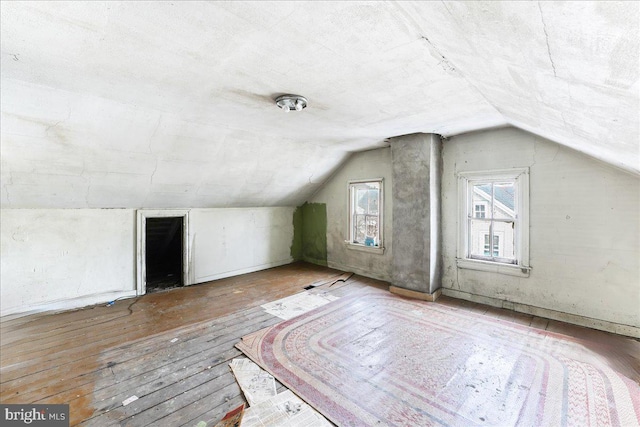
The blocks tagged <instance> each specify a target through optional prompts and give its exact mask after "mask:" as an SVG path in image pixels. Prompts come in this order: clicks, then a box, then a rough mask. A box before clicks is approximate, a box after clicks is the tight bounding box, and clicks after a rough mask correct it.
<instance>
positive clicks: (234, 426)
mask: <svg viewBox="0 0 640 427" xmlns="http://www.w3.org/2000/svg"><path fill="white" fill-rule="evenodd" d="M243 415H244V403H243V404H242V405H240V406H238V407H237V408H235V409H233V410H231V411H229V412H227V414H226V415H225V416H224V417H223V418H222V419H221V420H220V422H218V424H216V425H215V427H240V426H241V425H242V417H243ZM201 422H202V421H201ZM205 426H206V423H205ZM196 427H198V426H196Z"/></svg>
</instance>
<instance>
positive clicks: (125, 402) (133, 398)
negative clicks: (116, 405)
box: [122, 395, 138, 406]
mask: <svg viewBox="0 0 640 427" xmlns="http://www.w3.org/2000/svg"><path fill="white" fill-rule="evenodd" d="M136 400H138V396H135V395H134V396H131V397H127V398H126V399H125V400H123V401H122V406H127V405H128V404H129V403H131V402H135V401H136Z"/></svg>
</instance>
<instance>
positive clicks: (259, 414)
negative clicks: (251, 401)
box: [240, 390, 333, 427]
mask: <svg viewBox="0 0 640 427" xmlns="http://www.w3.org/2000/svg"><path fill="white" fill-rule="evenodd" d="M332 425H333V424H331V423H330V422H329V421H327V420H326V419H325V418H324V417H323V416H322V415H320V414H319V413H318V412H317V411H316V410H315V409H313V408H312V407H311V406H309V405H307V404H306V403H305V402H304V401H303V400H302V399H300V398H299V397H298V396H296V395H295V394H293V392H292V391H291V390H287V391H283V392H282V393H280V394H278V395H277V396H275V397H272V398H271V399H269V400H265V401H264V402H262V403H259V404H257V405H255V406H251V407H249V408H247V409H245V411H244V416H243V417H242V423H241V424H240V427H300V426H305V427H331V426H332Z"/></svg>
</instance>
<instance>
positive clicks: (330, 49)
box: [0, 1, 640, 208]
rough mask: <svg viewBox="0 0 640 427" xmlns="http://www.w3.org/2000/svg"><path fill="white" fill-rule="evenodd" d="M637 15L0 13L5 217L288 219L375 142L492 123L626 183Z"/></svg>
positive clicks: (507, 7)
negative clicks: (177, 211) (91, 213)
mask: <svg viewBox="0 0 640 427" xmlns="http://www.w3.org/2000/svg"><path fill="white" fill-rule="evenodd" d="M639 10H640V4H639V3H635V2H623V3H614V2H575V3H572V2H539V3H536V2H401V3H394V2H384V3H383V2H231V3H227V2H210V3H206V2H177V1H176V2H168V1H166V2H122V3H119V2H102V3H101V2H68V3H66V2H25V3H22V2H3V3H2V6H1V8H0V13H1V15H2V19H1V39H0V41H1V51H2V62H1V71H2V80H1V104H2V118H1V120H2V122H1V132H2V133H1V138H2V139H1V160H2V164H1V174H2V175H1V179H2V189H1V201H2V206H3V207H61V208H76V207H77V208H82V207H134V208H138V207H223V206H272V205H296V204H299V203H301V202H303V201H304V200H305V199H306V198H307V197H308V196H309V195H310V194H311V193H312V192H313V191H314V190H315V189H316V188H317V187H318V186H319V185H320V184H321V183H322V182H323V180H325V179H326V178H327V176H328V175H329V174H330V173H331V172H332V171H333V170H334V169H335V168H336V167H338V166H339V165H340V163H341V162H342V161H343V160H344V159H345V158H346V157H347V156H348V155H349V153H350V152H353V151H359V150H365V149H370V148H375V147H379V146H383V145H385V139H386V138H389V137H393V136H398V135H403V134H409V133H414V132H433V133H438V134H441V135H444V136H452V135H456V134H459V133H464V132H468V131H473V130H479V129H486V128H491V127H497V126H504V125H513V126H516V127H520V128H522V129H525V130H527V131H530V132H533V133H536V134H539V135H541V136H544V137H546V138H549V139H551V140H553V141H556V142H557V143H559V144H563V145H566V146H568V147H572V148H574V149H576V150H579V151H581V152H584V153H586V154H589V155H591V156H593V157H596V158H598V159H600V160H603V161H606V162H609V163H611V164H613V165H615V166H617V167H620V168H622V169H625V170H627V171H630V172H632V173H635V174H638V173H640V154H639V151H640V147H639V145H640V143H639V124H638V120H639V112H640V108H639V86H638V75H639V69H640V66H639V61H640V47H639V41H640V34H639V27H640V13H639ZM282 93H296V94H301V95H304V96H306V97H307V98H308V99H309V107H308V108H307V109H306V110H304V111H303V112H295V113H294V112H292V113H288V114H287V113H284V112H283V111H281V110H279V109H278V108H277V107H276V106H275V104H274V102H273V100H274V98H275V97H276V96H277V95H279V94H282ZM371 167H372V176H375V165H371Z"/></svg>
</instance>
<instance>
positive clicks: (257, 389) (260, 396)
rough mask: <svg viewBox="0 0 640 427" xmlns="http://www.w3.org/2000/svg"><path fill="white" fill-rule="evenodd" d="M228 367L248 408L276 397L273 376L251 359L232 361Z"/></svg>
mask: <svg viewBox="0 0 640 427" xmlns="http://www.w3.org/2000/svg"><path fill="white" fill-rule="evenodd" d="M229 366H230V367H231V370H232V371H233V375H235V377H236V381H238V385H240V389H241V390H242V392H243V393H244V397H245V398H246V399H247V402H248V403H249V406H253V405H257V404H258V403H260V402H263V401H265V400H268V399H270V398H272V397H273V396H275V395H276V381H275V380H274V379H273V376H271V374H270V373H268V372H267V371H265V370H263V369H262V368H260V367H259V366H258V365H256V364H255V363H253V362H252V361H251V359H233V360H232V361H231V363H230V364H229Z"/></svg>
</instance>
